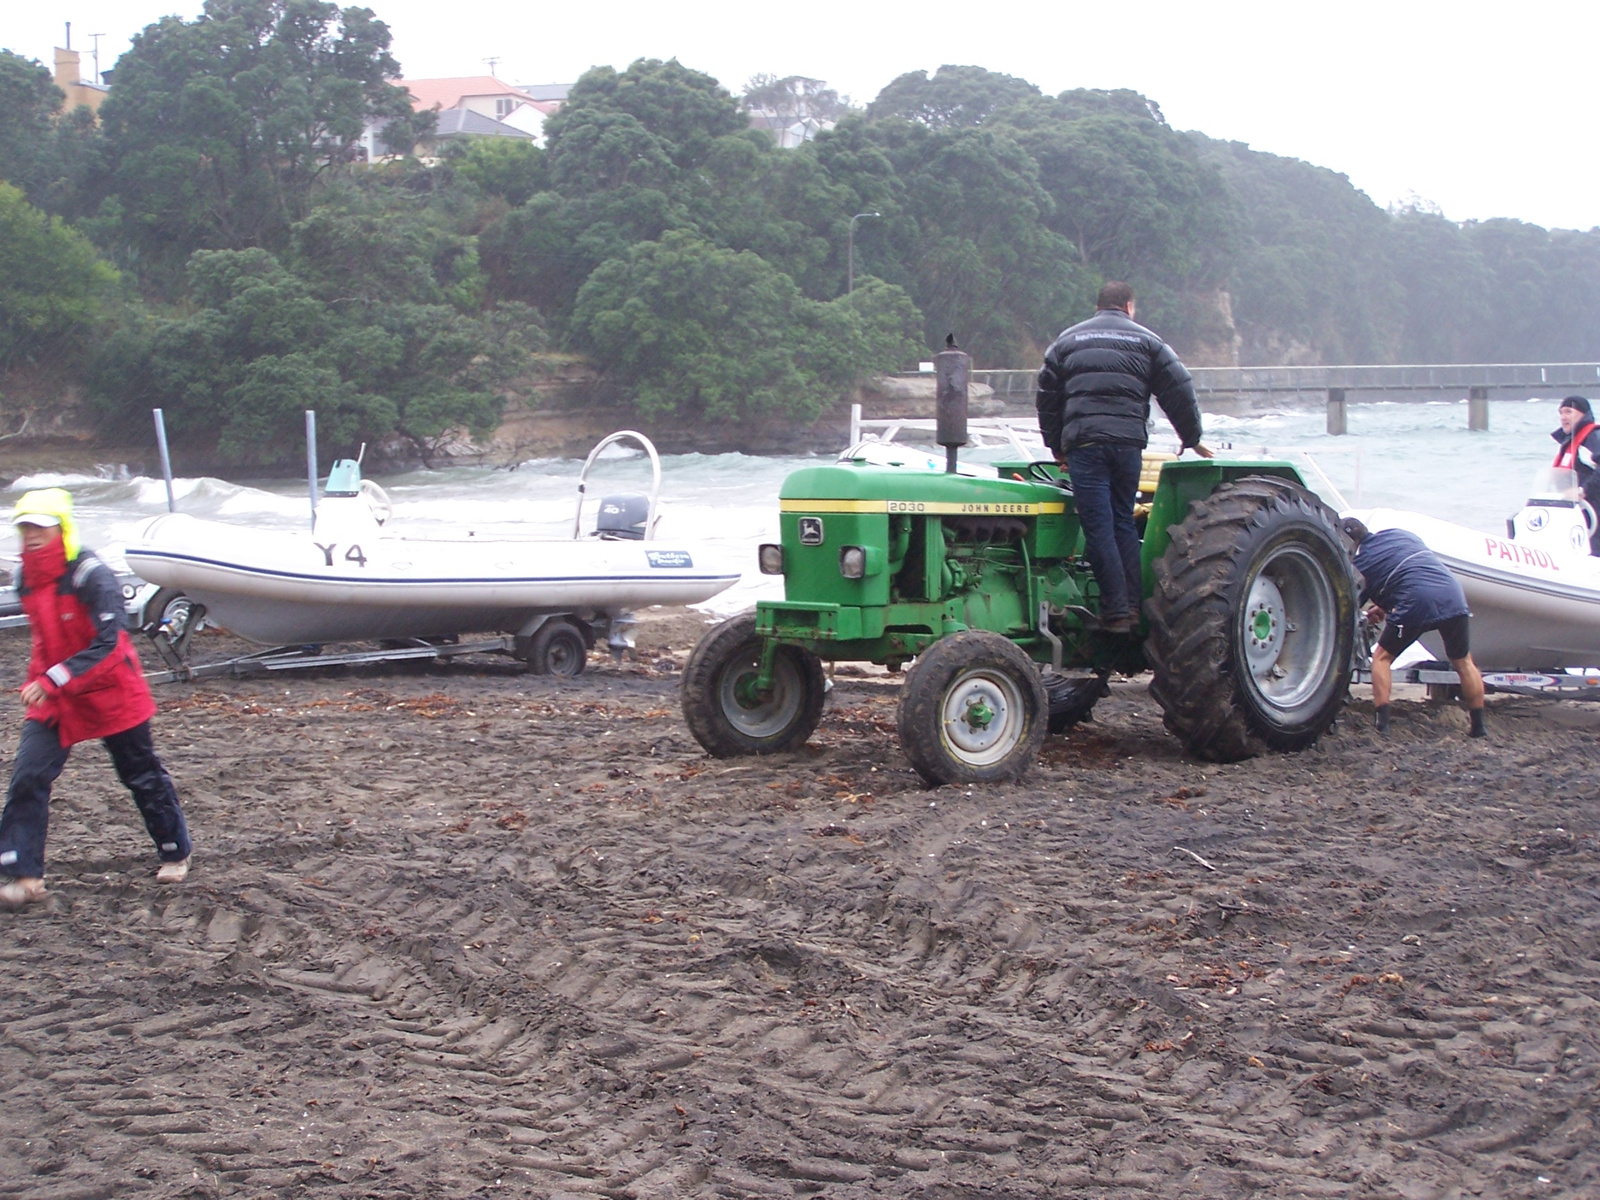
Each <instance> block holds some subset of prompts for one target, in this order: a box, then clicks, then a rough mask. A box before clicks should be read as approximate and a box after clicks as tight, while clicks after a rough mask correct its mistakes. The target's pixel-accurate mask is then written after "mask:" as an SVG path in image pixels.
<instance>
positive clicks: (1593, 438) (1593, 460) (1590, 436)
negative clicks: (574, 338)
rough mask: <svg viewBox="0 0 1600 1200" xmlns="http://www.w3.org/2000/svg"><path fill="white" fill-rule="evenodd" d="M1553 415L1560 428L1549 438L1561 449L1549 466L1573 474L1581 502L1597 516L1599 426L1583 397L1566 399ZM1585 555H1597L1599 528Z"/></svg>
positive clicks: (1599, 497) (1599, 500) (1599, 506)
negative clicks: (1580, 491)
mask: <svg viewBox="0 0 1600 1200" xmlns="http://www.w3.org/2000/svg"><path fill="white" fill-rule="evenodd" d="M1557 413H1558V415H1559V416H1560V417H1561V428H1560V429H1557V430H1556V431H1555V432H1554V433H1552V434H1551V435H1550V436H1551V437H1553V438H1554V439H1555V440H1556V444H1557V445H1558V446H1560V447H1561V448H1560V449H1559V450H1557V451H1556V460H1555V462H1554V463H1553V464H1552V465H1553V466H1557V467H1565V468H1567V469H1568V470H1569V471H1572V472H1574V473H1576V474H1577V476H1578V486H1580V487H1581V488H1583V498H1584V499H1585V500H1587V501H1588V502H1589V504H1590V506H1591V507H1593V508H1594V509H1595V511H1596V512H1600V425H1596V424H1595V421H1594V409H1592V408H1591V407H1589V401H1588V400H1586V399H1585V398H1584V397H1582V396H1568V397H1567V398H1566V399H1565V400H1563V401H1562V402H1561V407H1560V408H1559V409H1558V410H1557ZM1585 458H1587V460H1588V461H1585ZM1589 553H1590V554H1600V528H1597V529H1596V530H1595V531H1594V533H1592V534H1590V535H1589Z"/></svg>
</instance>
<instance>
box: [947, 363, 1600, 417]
mask: <svg viewBox="0 0 1600 1200" xmlns="http://www.w3.org/2000/svg"><path fill="white" fill-rule="evenodd" d="M1189 373H1190V374H1191V375H1193V376H1194V387H1195V391H1196V392H1197V393H1198V394H1199V396H1200V398H1201V399H1206V398H1208V397H1215V398H1221V397H1231V398H1248V397H1253V396H1293V395H1300V396H1316V397H1318V398H1325V399H1326V401H1327V405H1328V432H1329V433H1344V432H1345V426H1346V419H1345V406H1346V405H1347V404H1348V403H1349V400H1350V398H1351V397H1350V393H1352V392H1373V393H1392V392H1454V393H1455V394H1456V395H1458V396H1460V395H1462V394H1465V396H1466V399H1467V427H1468V428H1469V429H1487V428H1489V397H1490V393H1491V392H1494V391H1500V392H1513V393H1516V394H1518V395H1519V396H1520V397H1522V398H1526V397H1527V396H1529V395H1536V394H1539V393H1541V392H1545V391H1549V392H1571V391H1588V392H1591V393H1600V363H1445V364H1425V363H1417V364H1400V365H1393V366H1380V365H1357V366H1315V367H1191V368H1190V371H1189ZM1037 380H1038V369H1037V368H1017V369H1007V370H990V371H974V372H972V381H973V382H974V383H985V384H988V385H989V387H991V388H992V389H993V390H994V394H995V395H996V396H1002V397H1006V398H1008V399H1020V398H1022V397H1026V396H1032V395H1033V393H1034V387H1035V385H1036V382H1037Z"/></svg>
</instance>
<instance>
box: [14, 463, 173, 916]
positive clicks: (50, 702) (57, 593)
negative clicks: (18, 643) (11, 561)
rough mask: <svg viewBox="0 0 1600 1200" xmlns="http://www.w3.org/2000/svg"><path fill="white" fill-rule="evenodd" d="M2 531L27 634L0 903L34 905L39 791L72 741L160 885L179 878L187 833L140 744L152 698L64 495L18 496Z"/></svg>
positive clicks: (150, 754) (46, 807) (44, 809)
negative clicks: (89, 750) (11, 539)
mask: <svg viewBox="0 0 1600 1200" xmlns="http://www.w3.org/2000/svg"><path fill="white" fill-rule="evenodd" d="M11 523H12V524H13V525H14V526H15V527H16V529H17V534H18V536H19V537H20V538H21V540H22V573H21V582H20V585H19V589H18V590H19V592H20V594H21V599H22V608H23V611H24V612H26V613H27V614H28V623H29V625H30V627H31V629H32V633H33V654H32V657H31V658H30V660H29V662H28V681H27V683H25V684H23V686H22V703H23V704H24V705H26V706H27V717H26V719H25V720H24V721H23V723H22V740H21V742H20V743H19V744H18V746H17V757H16V762H15V764H14V766H13V768H12V772H11V789H10V791H9V792H8V793H7V795H6V806H5V811H4V812H0V874H5V875H9V876H10V877H11V879H10V882H8V883H5V884H4V885H0V905H3V906H5V907H8V908H21V907H23V906H24V905H27V904H31V903H33V902H34V901H36V900H42V899H43V898H44V895H45V888H44V843H45V833H46V830H47V828H48V827H49V823H50V787H51V785H52V784H54V783H55V781H56V778H57V776H59V775H60V774H61V769H62V768H63V767H64V766H66V763H67V755H68V753H69V752H70V750H71V748H72V747H73V746H74V745H76V744H77V743H78V742H83V741H87V740H89V739H90V738H99V739H100V740H101V741H102V742H103V743H104V744H105V748H106V749H107V750H108V751H110V753H111V762H112V765H113V766H114V767H115V768H116V771H117V778H118V779H120V780H122V784H123V786H124V787H126V788H127V789H128V790H129V791H130V792H132V793H133V800H134V803H135V804H137V805H138V806H139V812H140V813H141V814H142V815H143V817H144V825H145V828H146V829H148V830H149V831H150V837H151V838H152V840H154V842H155V844H156V851H157V853H158V854H159V855H160V858H161V867H160V869H159V870H157V872H156V880H157V882H159V883H181V882H182V881H183V879H184V878H185V877H186V876H187V875H188V873H189V851H190V843H189V830H188V826H187V825H186V824H185V823H184V819H183V809H182V807H181V806H180V805H179V803H178V793H177V791H176V789H174V788H173V786H172V779H171V777H170V776H168V774H167V772H166V769H165V768H164V767H163V766H162V765H161V759H160V758H159V757H157V755H156V750H155V745H154V743H153V742H152V741H151V739H150V718H151V717H152V716H154V715H155V711H156V705H155V701H154V700H153V699H151V697H150V688H149V686H148V685H147V684H146V683H145V681H144V672H143V671H142V669H141V668H140V666H139V656H138V655H137V654H136V653H135V652H134V649H133V643H132V642H131V641H130V640H129V639H128V634H127V631H126V630H124V629H123V627H122V591H121V589H120V588H119V587H118V585H117V581H116V577H115V576H114V575H113V574H112V573H111V568H109V567H107V566H106V565H105V564H104V563H102V562H101V561H100V560H99V559H98V558H96V557H95V556H94V555H93V554H92V553H90V552H89V551H87V550H80V549H79V546H78V536H77V530H76V528H75V527H74V524H73V520H72V497H71V496H70V495H69V494H68V493H67V492H65V491H63V490H62V489H60V488H46V489H44V490H41V491H35V492H28V493H27V494H26V495H24V496H23V497H22V499H21V500H19V501H17V507H16V512H15V514H14V515H13V517H12V521H11Z"/></svg>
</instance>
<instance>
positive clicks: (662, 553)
mask: <svg viewBox="0 0 1600 1200" xmlns="http://www.w3.org/2000/svg"><path fill="white" fill-rule="evenodd" d="M644 556H645V558H647V559H648V560H649V561H650V565H651V566H652V567H692V566H694V559H692V558H690V557H689V552H688V551H687V550H646V551H645V552H644Z"/></svg>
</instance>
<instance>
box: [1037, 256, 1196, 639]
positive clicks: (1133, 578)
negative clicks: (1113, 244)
mask: <svg viewBox="0 0 1600 1200" xmlns="http://www.w3.org/2000/svg"><path fill="white" fill-rule="evenodd" d="M1095 308H1096V311H1095V314H1094V316H1092V317H1090V318H1089V319H1088V320H1087V321H1080V322H1079V323H1078V324H1076V325H1074V326H1072V328H1070V329H1068V330H1066V331H1064V332H1063V333H1062V334H1061V335H1060V336H1059V337H1057V338H1056V340H1055V341H1054V342H1053V343H1052V344H1051V346H1050V349H1049V350H1047V351H1045V356H1044V366H1043V367H1041V368H1040V369H1039V391H1038V396H1037V399H1036V403H1037V406H1038V410H1039V432H1040V434H1042V435H1043V437H1044V444H1045V445H1046V446H1047V447H1048V448H1049V449H1050V451H1051V452H1052V453H1053V454H1054V455H1055V460H1056V463H1057V464H1058V465H1059V466H1063V467H1066V468H1067V474H1068V475H1069V476H1070V478H1071V480H1072V495H1073V499H1074V500H1075V502H1076V504H1077V510H1078V520H1079V521H1080V522H1082V524H1083V537H1084V542H1085V543H1086V546H1087V549H1088V553H1089V566H1090V567H1091V568H1092V569H1093V570H1094V577H1095V582H1096V583H1098V584H1099V586H1100V628H1101V629H1103V630H1105V631H1106V632H1108V633H1119V634H1128V633H1132V632H1133V631H1134V629H1135V628H1136V627H1137V625H1138V622H1139V607H1140V598H1141V596H1142V595H1143V592H1144V577H1143V569H1142V566H1141V563H1140V558H1139V531H1138V529H1137V528H1136V527H1135V525H1134V523H1133V505H1134V500H1135V498H1136V497H1137V495H1138V492H1139V471H1140V466H1141V464H1142V460H1143V455H1144V448H1145V445H1146V444H1147V443H1148V441H1149V422H1150V397H1151V396H1152V395H1154V396H1155V398H1156V401H1157V402H1158V403H1159V404H1160V405H1161V410H1162V411H1163V412H1165V413H1166V414H1167V420H1169V421H1171V422H1172V425H1173V428H1174V429H1176V430H1177V431H1178V436H1179V438H1181V439H1182V442H1183V449H1185V450H1187V449H1189V448H1190V447H1193V448H1194V451H1195V453H1196V454H1198V455H1200V456H1201V457H1202V458H1210V457H1211V451H1210V450H1208V449H1206V448H1205V446H1203V445H1201V444H1200V437H1201V429H1200V405H1199V403H1198V401H1196V399H1195V395H1194V382H1193V381H1192V380H1191V379H1190V377H1189V372H1188V371H1187V370H1186V369H1185V368H1184V365H1183V363H1181V362H1179V361H1178V356H1177V355H1176V354H1175V353H1174V352H1173V350H1172V347H1171V346H1169V345H1167V344H1166V343H1165V342H1163V341H1162V340H1161V339H1160V338H1159V337H1157V336H1156V335H1155V334H1154V333H1152V332H1151V331H1150V330H1148V329H1146V328H1145V327H1144V326H1143V325H1140V324H1138V323H1137V322H1136V321H1134V319H1133V312H1134V296H1133V289H1132V288H1131V287H1129V286H1128V285H1127V284H1125V283H1107V284H1106V285H1105V286H1103V287H1102V288H1101V289H1100V294H1099V296H1098V297H1097V298H1096V300H1095Z"/></svg>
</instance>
